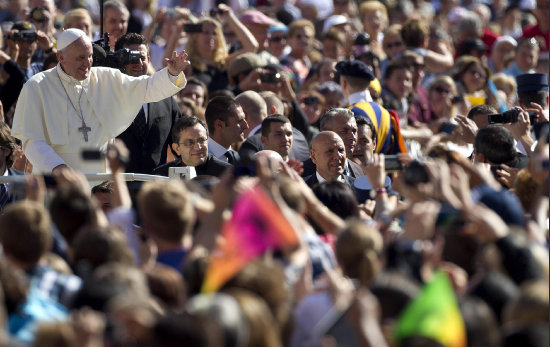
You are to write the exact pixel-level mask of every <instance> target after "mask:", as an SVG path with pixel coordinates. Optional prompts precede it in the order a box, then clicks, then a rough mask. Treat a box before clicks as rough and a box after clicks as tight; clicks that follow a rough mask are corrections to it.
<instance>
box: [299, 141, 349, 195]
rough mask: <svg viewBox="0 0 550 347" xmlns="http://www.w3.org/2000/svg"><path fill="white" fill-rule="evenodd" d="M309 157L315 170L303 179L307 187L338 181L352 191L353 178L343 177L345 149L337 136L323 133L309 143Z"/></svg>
mask: <svg viewBox="0 0 550 347" xmlns="http://www.w3.org/2000/svg"><path fill="white" fill-rule="evenodd" d="M310 156H311V159H312V161H313V163H314V164H315V167H316V170H315V172H314V173H313V174H311V175H310V176H308V177H305V178H304V181H305V182H306V183H307V185H308V186H310V187H314V186H315V185H316V184H318V183H322V182H325V181H328V182H332V181H340V182H343V183H346V184H347V185H348V186H349V187H350V188H352V189H353V182H354V181H355V178H353V177H351V176H347V175H344V167H345V165H346V147H345V146H344V142H343V141H342V139H341V138H340V136H339V135H338V134H336V133H335V132H333V131H323V132H320V133H319V134H317V136H315V137H314V138H313V141H311V151H310Z"/></svg>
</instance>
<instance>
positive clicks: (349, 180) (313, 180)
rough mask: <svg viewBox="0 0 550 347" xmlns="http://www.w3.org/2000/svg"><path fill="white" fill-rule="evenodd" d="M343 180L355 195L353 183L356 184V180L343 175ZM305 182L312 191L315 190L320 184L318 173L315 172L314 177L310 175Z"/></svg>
mask: <svg viewBox="0 0 550 347" xmlns="http://www.w3.org/2000/svg"><path fill="white" fill-rule="evenodd" d="M342 178H343V179H344V181H345V183H346V184H347V185H348V187H350V188H351V190H353V191H354V193H355V189H354V188H353V182H355V178H353V177H350V176H347V175H342ZM304 181H305V182H306V184H307V185H308V186H309V187H310V188H311V189H313V188H314V187H315V185H317V184H319V180H318V179H317V174H316V172H314V173H313V174H312V175H310V176H308V177H305V178H304Z"/></svg>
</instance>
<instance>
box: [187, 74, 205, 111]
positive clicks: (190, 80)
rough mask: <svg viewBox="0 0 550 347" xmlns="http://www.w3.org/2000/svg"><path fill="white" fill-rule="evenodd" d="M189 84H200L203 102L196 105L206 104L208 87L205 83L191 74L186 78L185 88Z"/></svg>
mask: <svg viewBox="0 0 550 347" xmlns="http://www.w3.org/2000/svg"><path fill="white" fill-rule="evenodd" d="M191 84H193V85H196V86H200V87H201V88H202V90H203V91H204V96H203V98H204V102H203V104H202V105H197V106H201V107H204V106H206V104H208V87H207V86H206V84H205V83H204V82H203V81H201V80H200V79H198V78H197V77H195V76H191V77H189V78H188V79H187V85H186V86H185V88H187V86H189V85H191ZM185 88H183V89H182V90H185ZM180 92H181V91H180Z"/></svg>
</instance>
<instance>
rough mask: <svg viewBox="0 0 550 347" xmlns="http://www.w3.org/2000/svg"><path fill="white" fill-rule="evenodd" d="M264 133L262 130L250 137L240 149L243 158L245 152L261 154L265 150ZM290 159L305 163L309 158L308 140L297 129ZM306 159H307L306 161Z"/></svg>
mask: <svg viewBox="0 0 550 347" xmlns="http://www.w3.org/2000/svg"><path fill="white" fill-rule="evenodd" d="M261 137H262V131H261V128H260V130H258V131H257V132H256V133H255V134H254V135H252V136H250V137H248V138H247V139H246V141H245V142H243V144H242V145H241V148H240V149H239V155H240V156H241V157H242V156H243V153H245V152H254V153H256V152H259V151H263V150H264V149H265V147H264V145H263V144H262V140H261ZM288 157H289V158H294V159H297V160H299V161H304V160H306V159H307V158H309V145H308V143H307V140H306V138H305V137H304V135H303V134H302V133H301V132H300V130H298V129H296V128H292V148H291V149H290V153H289V154H288ZM304 158H305V159H304Z"/></svg>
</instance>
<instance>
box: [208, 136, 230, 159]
mask: <svg viewBox="0 0 550 347" xmlns="http://www.w3.org/2000/svg"><path fill="white" fill-rule="evenodd" d="M230 149H231V146H229V148H225V147H224V146H222V145H220V144H219V143H217V142H216V141H214V140H213V139H212V138H211V137H209V138H208V153H210V154H212V155H213V156H214V157H216V158H218V159H219V160H221V161H225V162H226V163H227V162H228V159H227V157H226V156H225V152H227V151H228V150H230Z"/></svg>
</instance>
